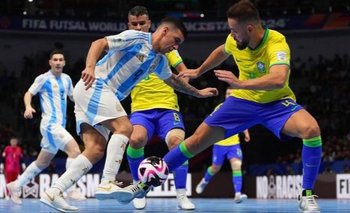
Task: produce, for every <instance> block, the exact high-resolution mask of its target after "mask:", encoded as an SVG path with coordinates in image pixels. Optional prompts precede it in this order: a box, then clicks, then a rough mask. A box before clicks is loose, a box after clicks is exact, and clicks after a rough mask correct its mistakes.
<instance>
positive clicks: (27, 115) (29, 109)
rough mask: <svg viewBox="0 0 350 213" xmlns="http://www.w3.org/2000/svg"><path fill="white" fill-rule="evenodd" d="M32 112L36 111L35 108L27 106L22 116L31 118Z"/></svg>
mask: <svg viewBox="0 0 350 213" xmlns="http://www.w3.org/2000/svg"><path fill="white" fill-rule="evenodd" d="M33 113H36V111H35V109H34V108H33V107H28V108H26V110H25V111H24V114H23V116H24V118H25V119H32V118H33Z"/></svg>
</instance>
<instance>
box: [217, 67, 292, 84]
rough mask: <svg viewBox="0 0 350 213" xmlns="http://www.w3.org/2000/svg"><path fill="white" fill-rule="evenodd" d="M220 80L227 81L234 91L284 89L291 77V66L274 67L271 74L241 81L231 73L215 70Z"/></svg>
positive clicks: (271, 68) (270, 71)
mask: <svg viewBox="0 0 350 213" xmlns="http://www.w3.org/2000/svg"><path fill="white" fill-rule="evenodd" d="M214 72H215V75H216V77H218V79H219V80H221V81H225V82H226V83H228V84H229V85H230V87H232V88H233V89H248V90H274V89H280V88H283V87H284V85H285V83H286V81H287V79H288V75H289V66H288V65H285V64H278V65H273V66H271V67H270V70H269V73H268V74H266V75H264V76H262V77H260V78H254V79H248V80H244V81H242V80H239V79H238V78H237V77H236V76H235V75H234V74H233V73H232V72H231V71H227V70H215V71H214Z"/></svg>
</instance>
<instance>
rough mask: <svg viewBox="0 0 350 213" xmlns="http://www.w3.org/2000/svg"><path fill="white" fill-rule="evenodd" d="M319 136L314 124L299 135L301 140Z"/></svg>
mask: <svg viewBox="0 0 350 213" xmlns="http://www.w3.org/2000/svg"><path fill="white" fill-rule="evenodd" d="M320 135H321V130H320V127H319V126H318V125H317V123H316V124H312V125H309V126H308V127H307V128H306V129H305V131H304V132H303V134H302V135H301V138H303V139H307V138H313V137H317V136H320Z"/></svg>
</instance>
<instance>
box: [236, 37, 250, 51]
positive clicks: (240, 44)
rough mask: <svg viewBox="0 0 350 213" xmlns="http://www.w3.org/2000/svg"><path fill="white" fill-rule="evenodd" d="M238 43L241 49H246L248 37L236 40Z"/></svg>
mask: <svg viewBox="0 0 350 213" xmlns="http://www.w3.org/2000/svg"><path fill="white" fill-rule="evenodd" d="M236 44H237V48H238V49H239V50H244V49H245V48H247V47H248V44H249V41H248V40H247V39H242V41H240V42H236Z"/></svg>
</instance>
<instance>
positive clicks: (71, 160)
mask: <svg viewBox="0 0 350 213" xmlns="http://www.w3.org/2000/svg"><path fill="white" fill-rule="evenodd" d="M74 159H75V158H69V157H68V158H67V160H66V170H67V169H68V168H69V167H70V165H71V164H72V162H73V161H74ZM75 189H76V184H73V185H72V186H71V187H70V188H69V189H67V192H69V191H73V190H75Z"/></svg>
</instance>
